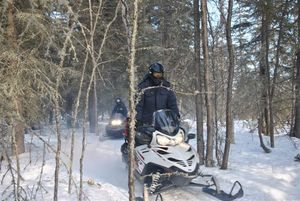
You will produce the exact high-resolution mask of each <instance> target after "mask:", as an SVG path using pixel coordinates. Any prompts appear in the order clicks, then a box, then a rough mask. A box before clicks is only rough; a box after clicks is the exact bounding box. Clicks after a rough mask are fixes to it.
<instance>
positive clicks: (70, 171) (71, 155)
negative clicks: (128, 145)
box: [68, 29, 89, 193]
mask: <svg viewBox="0 0 300 201" xmlns="http://www.w3.org/2000/svg"><path fill="white" fill-rule="evenodd" d="M82 30H83V29H82ZM88 57H89V53H88V52H86V57H85V60H84V64H83V69H82V73H81V79H80V85H79V90H78V95H77V98H76V103H75V110H74V113H73V118H72V119H73V122H72V133H71V150H70V160H69V185H68V193H71V191H72V174H73V158H74V142H75V130H76V121H77V115H78V108H79V104H80V97H81V92H82V86H83V80H84V76H85V70H86V65H87V60H88ZM84 123H85V122H84ZM83 126H84V125H83Z"/></svg>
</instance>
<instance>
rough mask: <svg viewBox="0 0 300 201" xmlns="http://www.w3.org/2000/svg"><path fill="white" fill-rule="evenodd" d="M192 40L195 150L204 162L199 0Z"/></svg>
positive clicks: (195, 3) (195, 8)
mask: <svg viewBox="0 0 300 201" xmlns="http://www.w3.org/2000/svg"><path fill="white" fill-rule="evenodd" d="M194 23H195V27H194V34H195V36H194V41H195V71H196V79H195V83H196V86H195V90H196V95H195V103H196V118H197V152H198V154H199V160H200V164H201V165H203V164H204V137H203V108H202V106H203V97H202V92H203V89H202V80H203V75H202V73H201V70H200V68H201V67H200V34H201V32H200V11H199V0H194Z"/></svg>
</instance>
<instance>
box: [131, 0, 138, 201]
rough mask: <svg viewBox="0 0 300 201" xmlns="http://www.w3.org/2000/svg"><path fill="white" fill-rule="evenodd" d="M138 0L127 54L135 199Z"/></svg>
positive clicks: (132, 185)
mask: <svg viewBox="0 0 300 201" xmlns="http://www.w3.org/2000/svg"><path fill="white" fill-rule="evenodd" d="M139 2H140V1H139V0H135V1H134V10H133V19H132V32H131V33H132V35H131V41H130V56H129V82H130V83H129V87H130V89H129V105H130V113H131V118H130V122H129V123H130V135H129V154H128V156H129V157H128V160H129V174H128V187H129V200H130V201H134V200H135V193H134V161H135V160H134V144H135V142H134V138H135V117H136V110H135V105H136V104H135V94H136V89H135V87H136V83H135V76H136V75H135V74H136V67H135V54H136V48H135V46H136V43H137V41H136V40H137V37H138V29H137V28H138V14H139V12H138V11H139V8H138V6H139Z"/></svg>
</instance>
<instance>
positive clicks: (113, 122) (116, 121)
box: [111, 119, 122, 126]
mask: <svg viewBox="0 0 300 201" xmlns="http://www.w3.org/2000/svg"><path fill="white" fill-rule="evenodd" d="M121 124H122V121H121V120H120V119H114V120H112V121H111V125H113V126H119V125H121Z"/></svg>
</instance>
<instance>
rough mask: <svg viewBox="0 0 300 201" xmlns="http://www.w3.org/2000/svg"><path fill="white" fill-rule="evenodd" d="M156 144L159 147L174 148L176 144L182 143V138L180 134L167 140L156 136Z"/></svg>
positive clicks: (164, 137)
mask: <svg viewBox="0 0 300 201" xmlns="http://www.w3.org/2000/svg"><path fill="white" fill-rule="evenodd" d="M156 141H157V144H159V145H161V146H175V145H177V144H180V143H182V142H183V141H184V137H183V134H182V133H179V134H177V135H176V136H175V138H172V139H171V138H168V137H166V136H162V135H157V136H156Z"/></svg>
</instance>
